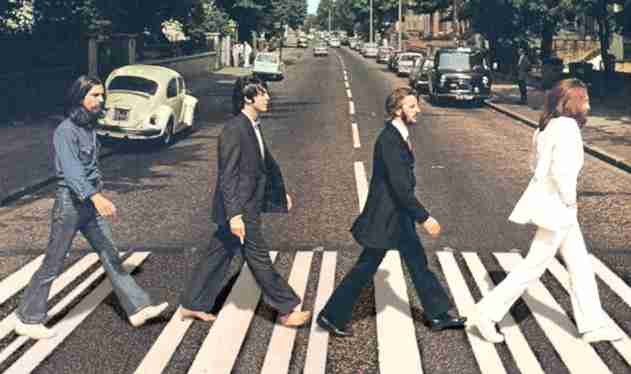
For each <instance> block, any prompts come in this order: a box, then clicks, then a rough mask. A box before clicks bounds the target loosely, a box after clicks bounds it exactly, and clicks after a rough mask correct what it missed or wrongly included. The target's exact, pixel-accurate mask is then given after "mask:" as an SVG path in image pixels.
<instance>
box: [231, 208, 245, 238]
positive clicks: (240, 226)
mask: <svg viewBox="0 0 631 374" xmlns="http://www.w3.org/2000/svg"><path fill="white" fill-rule="evenodd" d="M230 232H232V234H233V235H234V236H237V237H239V240H240V241H241V244H244V243H245V224H244V223H243V215H241V214H239V215H238V216H234V217H232V218H230Z"/></svg>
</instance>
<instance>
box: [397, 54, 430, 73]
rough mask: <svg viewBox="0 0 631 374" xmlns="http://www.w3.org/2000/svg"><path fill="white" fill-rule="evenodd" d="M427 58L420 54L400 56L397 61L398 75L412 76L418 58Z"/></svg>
mask: <svg viewBox="0 0 631 374" xmlns="http://www.w3.org/2000/svg"><path fill="white" fill-rule="evenodd" d="M422 57H425V56H423V55H422V54H420V53H415V52H405V53H401V55H399V59H398V61H397V75H399V76H404V75H410V73H411V72H412V67H413V66H414V61H416V59H417V58H422Z"/></svg>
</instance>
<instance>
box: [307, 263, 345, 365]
mask: <svg viewBox="0 0 631 374" xmlns="http://www.w3.org/2000/svg"><path fill="white" fill-rule="evenodd" d="M336 262H337V252H334V251H327V252H324V253H323V254H322V265H321V266H320V279H319V281H318V291H317V292H318V293H317V294H316V299H315V305H314V307H313V317H314V321H312V323H311V332H310V335H309V342H308V346H307V356H306V358H305V368H304V370H303V373H305V374H325V373H326V371H325V370H326V353H327V350H328V346H329V333H328V332H327V331H326V330H323V329H321V328H319V327H318V324H317V323H315V318H316V317H317V315H318V313H320V311H321V310H322V308H324V305H325V304H326V302H327V300H328V299H329V297H330V296H331V294H332V293H333V289H334V287H335V265H336Z"/></svg>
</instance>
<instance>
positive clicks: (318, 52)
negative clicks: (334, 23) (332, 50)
mask: <svg viewBox="0 0 631 374" xmlns="http://www.w3.org/2000/svg"><path fill="white" fill-rule="evenodd" d="M313 55H314V56H316V57H317V56H328V55H329V49H328V47H327V46H326V44H324V43H321V44H318V45H316V46H315V47H314V48H313Z"/></svg>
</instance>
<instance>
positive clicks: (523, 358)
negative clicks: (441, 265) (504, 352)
mask: <svg viewBox="0 0 631 374" xmlns="http://www.w3.org/2000/svg"><path fill="white" fill-rule="evenodd" d="M462 256H463V257H464V260H465V262H466V263H467V266H468V267H469V270H470V271H471V275H473V279H475V282H476V284H477V285H478V289H479V290H480V293H481V294H482V296H484V295H486V294H488V293H489V291H490V290H491V288H493V285H494V284H493V280H491V277H490V276H489V274H488V272H487V271H486V269H485V268H484V265H482V262H481V261H480V258H479V257H478V254H477V253H475V252H463V253H462ZM498 325H499V327H500V330H501V331H502V334H503V335H504V338H505V341H506V345H507V346H508V349H509V350H510V352H511V354H512V355H513V359H514V360H515V364H516V365H517V367H518V368H519V370H520V371H521V372H522V373H528V374H544V371H543V368H542V367H541V365H540V364H539V361H538V360H537V357H536V356H535V354H534V353H533V351H532V349H530V346H529V345H528V342H527V341H526V337H525V336H524V334H522V333H521V330H519V325H518V324H517V323H516V322H515V320H514V319H513V317H512V316H511V315H510V314H506V316H504V318H503V319H502V320H501V321H500V322H499V323H498ZM476 358H477V356H476Z"/></svg>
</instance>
